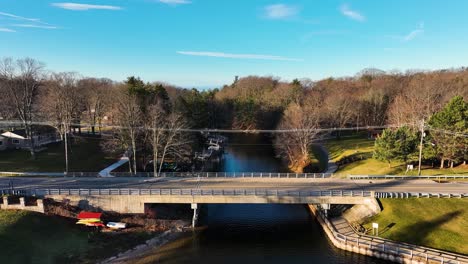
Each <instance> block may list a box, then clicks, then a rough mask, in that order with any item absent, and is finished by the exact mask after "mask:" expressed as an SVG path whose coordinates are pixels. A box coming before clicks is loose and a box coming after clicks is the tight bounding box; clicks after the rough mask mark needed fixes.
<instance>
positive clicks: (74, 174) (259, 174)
mask: <svg viewBox="0 0 468 264" xmlns="http://www.w3.org/2000/svg"><path fill="white" fill-rule="evenodd" d="M0 176H4V177H14V176H30V177H100V175H99V172H68V173H65V172H6V171H3V172H0ZM110 176H112V177H154V174H153V173H152V172H137V173H130V172H111V173H110ZM332 176H333V173H292V172H290V173H288V172H162V173H161V174H159V177H173V178H198V177H201V178H288V179H292V178H301V179H320V178H330V177H332Z"/></svg>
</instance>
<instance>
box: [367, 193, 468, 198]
mask: <svg viewBox="0 0 468 264" xmlns="http://www.w3.org/2000/svg"><path fill="white" fill-rule="evenodd" d="M374 197H375V198H399V199H401V198H468V193H414V192H375V193H374Z"/></svg>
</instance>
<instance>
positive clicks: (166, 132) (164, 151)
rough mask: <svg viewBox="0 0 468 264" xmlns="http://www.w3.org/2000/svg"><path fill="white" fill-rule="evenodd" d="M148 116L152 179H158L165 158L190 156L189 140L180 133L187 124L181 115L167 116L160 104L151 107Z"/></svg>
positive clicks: (172, 114)
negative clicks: (151, 151) (151, 150)
mask: <svg viewBox="0 0 468 264" xmlns="http://www.w3.org/2000/svg"><path fill="white" fill-rule="evenodd" d="M149 114H150V115H149V116H150V117H149V128H148V130H149V131H150V134H151V136H150V142H151V145H152V149H153V170H154V172H153V173H154V177H158V176H159V175H160V174H161V171H162V168H163V163H164V161H165V160H166V157H167V156H172V157H174V158H178V159H183V158H184V157H185V156H187V155H188V154H190V146H189V143H190V140H189V138H188V137H187V135H186V134H185V133H183V132H182V131H181V130H182V129H185V128H187V122H186V121H185V120H184V118H183V117H182V115H180V114H178V113H171V114H168V113H167V112H166V111H164V109H163V107H162V106H161V104H155V105H152V106H151V108H150V112H149ZM158 164H159V167H158Z"/></svg>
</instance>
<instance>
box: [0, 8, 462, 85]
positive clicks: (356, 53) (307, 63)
mask: <svg viewBox="0 0 468 264" xmlns="http://www.w3.org/2000/svg"><path fill="white" fill-rule="evenodd" d="M66 1H67V0H66ZM69 1H70V2H62V1H61V0H2V1H1V2H0V57H5V56H8V57H14V58H21V57H26V56H28V57H33V58H36V59H38V60H41V61H43V62H45V63H46V65H47V67H48V69H51V70H54V71H77V72H79V73H81V74H82V75H84V76H95V77H108V78H111V79H114V80H117V81H119V80H123V79H125V78H126V77H127V76H129V75H136V76H140V77H142V78H143V79H145V80H146V81H165V82H170V83H173V84H176V85H180V86H183V87H187V88H189V87H215V86H219V85H222V84H226V83H231V82H232V80H233V79H234V76H236V75H239V76H246V75H252V74H255V75H272V76H278V77H280V78H282V79H285V80H291V79H293V78H303V77H306V78H311V79H314V80H317V79H321V78H325V77H329V76H334V77H339V76H349V75H354V74H355V73H356V72H358V71H360V70H362V69H363V68H367V67H376V68H380V69H383V70H392V69H400V70H406V69H440V68H451V67H460V66H468V65H467V64H468V18H467V17H466V12H467V11H468V1H465V0H451V1H440V0H411V1H408V0H385V1H383V0H382V1H370V0H369V1H365V0H354V1H353V0H349V1H338V0H326V1H325V0H322V1H319V0H314V1H310V0H309V1H307V0H304V1H302V0H297V1H270V0H268V1H267V0H255V1H254V0H235V1H234V0H232V1H228V0H222V1H221V0H217V1H216V0H86V1H82V0H69Z"/></svg>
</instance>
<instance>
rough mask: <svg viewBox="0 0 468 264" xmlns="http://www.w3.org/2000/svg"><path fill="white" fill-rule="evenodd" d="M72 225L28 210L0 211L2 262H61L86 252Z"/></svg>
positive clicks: (82, 238) (83, 234)
mask: <svg viewBox="0 0 468 264" xmlns="http://www.w3.org/2000/svg"><path fill="white" fill-rule="evenodd" d="M87 243H88V238H87V233H86V232H80V231H79V230H78V229H77V228H76V226H75V225H74V224H73V223H72V222H68V221H65V220H64V219H60V218H57V217H48V216H45V215H42V214H38V213H32V212H26V211H10V210H2V211H0V263H59V262H60V261H64V260H67V259H73V258H75V257H77V256H79V255H80V254H82V253H83V252H85V251H86V249H87V247H88V245H87Z"/></svg>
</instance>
